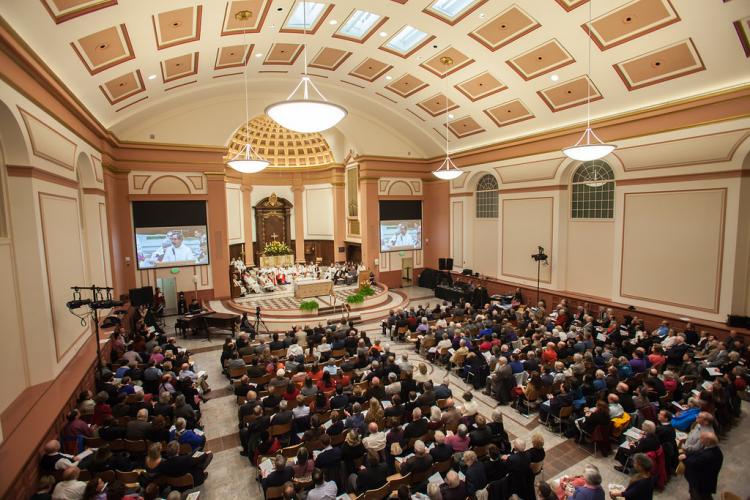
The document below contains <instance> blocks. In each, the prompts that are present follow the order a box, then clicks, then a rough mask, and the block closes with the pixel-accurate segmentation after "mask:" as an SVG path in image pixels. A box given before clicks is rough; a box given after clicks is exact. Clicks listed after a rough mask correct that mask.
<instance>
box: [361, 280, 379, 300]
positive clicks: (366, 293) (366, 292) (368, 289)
mask: <svg viewBox="0 0 750 500" xmlns="http://www.w3.org/2000/svg"><path fill="white" fill-rule="evenodd" d="M359 293H361V294H362V296H363V297H372V296H373V295H375V290H373V289H372V286H370V284H369V283H365V284H363V285H361V286H360V287H359Z"/></svg>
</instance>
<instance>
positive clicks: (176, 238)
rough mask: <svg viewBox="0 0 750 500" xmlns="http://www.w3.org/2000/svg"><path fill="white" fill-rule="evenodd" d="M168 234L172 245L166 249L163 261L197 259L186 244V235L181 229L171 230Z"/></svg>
mask: <svg viewBox="0 0 750 500" xmlns="http://www.w3.org/2000/svg"><path fill="white" fill-rule="evenodd" d="M167 236H168V237H169V241H170V242H171V243H172V246H171V247H169V248H165V249H164V258H163V259H162V262H185V261H195V256H194V255H193V251H192V250H190V247H188V246H187V245H185V236H184V235H183V234H182V232H181V231H170V232H169V233H167Z"/></svg>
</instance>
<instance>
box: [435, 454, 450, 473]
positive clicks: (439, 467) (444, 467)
mask: <svg viewBox="0 0 750 500" xmlns="http://www.w3.org/2000/svg"><path fill="white" fill-rule="evenodd" d="M452 467H453V459H450V458H449V459H448V460H443V461H442V462H435V463H434V464H432V468H433V470H434V471H435V472H439V473H440V474H443V475H444V474H447V473H448V471H449V470H451V468H452Z"/></svg>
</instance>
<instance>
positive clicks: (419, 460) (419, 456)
mask: <svg viewBox="0 0 750 500" xmlns="http://www.w3.org/2000/svg"><path fill="white" fill-rule="evenodd" d="M430 467H432V456H431V455H430V454H429V453H427V447H426V446H425V445H424V443H423V442H422V441H417V442H416V443H414V456H413V457H410V458H409V459H408V460H406V461H405V462H403V463H401V467H400V469H399V472H400V473H401V475H402V476H405V475H407V474H409V473H410V472H424V471H426V470H427V469H429V468H430Z"/></svg>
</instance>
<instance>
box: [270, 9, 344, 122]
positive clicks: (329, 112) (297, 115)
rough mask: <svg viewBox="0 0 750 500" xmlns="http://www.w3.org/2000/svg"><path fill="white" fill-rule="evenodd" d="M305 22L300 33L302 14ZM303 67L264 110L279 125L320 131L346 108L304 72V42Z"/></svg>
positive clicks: (305, 58) (305, 48) (305, 49)
mask: <svg viewBox="0 0 750 500" xmlns="http://www.w3.org/2000/svg"><path fill="white" fill-rule="evenodd" d="M305 5H306V2H304V1H303V2H302V13H303V16H306V13H307V9H306V8H305ZM303 26H305V28H304V31H303V35H307V27H306V26H307V21H306V18H303ZM303 52H304V61H305V63H304V64H305V71H304V74H303V76H302V80H300V82H299V83H298V84H297V86H296V87H294V90H293V91H292V93H291V94H289V97H287V98H286V100H285V101H280V102H276V103H274V104H271V105H270V106H268V107H266V110H265V112H266V114H267V115H268V116H270V117H271V119H273V120H274V121H275V122H276V123H278V124H279V125H281V126H282V127H285V128H288V129H289V130H293V131H294V132H300V133H311V132H322V131H324V130H328V129H329V128H331V127H334V126H335V125H336V124H337V123H339V122H340V121H341V120H343V119H344V118H345V117H346V115H347V112H346V109H344V108H343V107H342V106H339V105H338V104H334V103H331V102H328V100H327V99H326V98H325V96H324V95H323V94H322V93H321V92H320V90H318V88H317V87H316V86H315V84H314V83H313V81H312V80H310V77H309V76H308V74H307V44H304V45H303ZM300 89H301V90H302V98H301V99H295V98H294V97H295V95H296V94H297V92H298V91H299V90H300ZM310 89H312V90H313V91H315V93H316V94H317V97H318V99H311V98H310Z"/></svg>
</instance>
